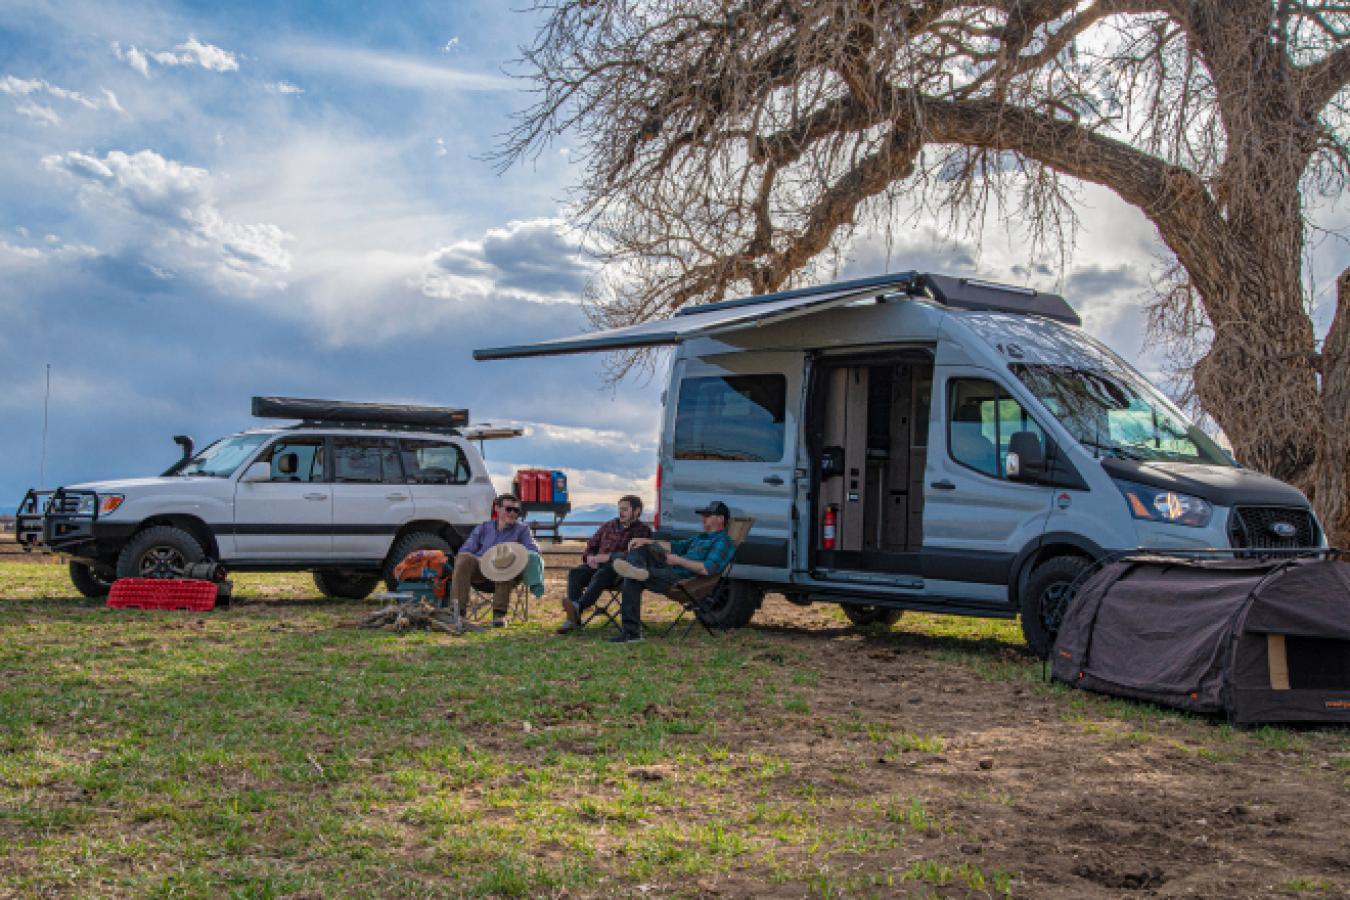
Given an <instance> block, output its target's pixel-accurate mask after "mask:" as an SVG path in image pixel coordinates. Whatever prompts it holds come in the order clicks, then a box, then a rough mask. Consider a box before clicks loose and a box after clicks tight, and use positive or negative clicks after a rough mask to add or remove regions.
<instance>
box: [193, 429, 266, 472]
mask: <svg viewBox="0 0 1350 900" xmlns="http://www.w3.org/2000/svg"><path fill="white" fill-rule="evenodd" d="M268 437H270V435H266V434H236V435H235V436H234V437H227V438H225V439H224V440H219V441H216V442H215V443H214V444H212V445H211V446H209V447H207V448H206V449H205V450H203V451H202V452H201V453H198V454H197V455H196V456H194V457H192V461H191V462H189V463H188V464H187V465H185V466H183V468H181V469H179V470H178V472H177V473H176V474H178V475H183V476H188V475H204V476H206V477H208V478H229V477H230V476H231V475H232V474H234V470H235V469H237V468H239V465H240V463H242V462H243V461H244V460H246V459H248V458H249V457H250V456H252V455H253V451H254V450H257V449H258V445H259V444H261V443H262V442H263V441H265V440H267V438H268Z"/></svg>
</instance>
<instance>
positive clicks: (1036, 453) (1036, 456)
mask: <svg viewBox="0 0 1350 900" xmlns="http://www.w3.org/2000/svg"><path fill="white" fill-rule="evenodd" d="M1003 471H1004V474H1006V475H1007V476H1008V478H1010V479H1023V478H1035V477H1036V476H1038V475H1043V474H1045V451H1044V450H1043V449H1041V439H1040V438H1038V437H1037V436H1036V435H1035V434H1034V433H1032V432H1030V431H1018V432H1014V433H1013V436H1012V437H1011V438H1009V439H1008V456H1007V458H1006V459H1005V460H1004V462H1003Z"/></svg>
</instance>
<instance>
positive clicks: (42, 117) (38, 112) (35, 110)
mask: <svg viewBox="0 0 1350 900" xmlns="http://www.w3.org/2000/svg"><path fill="white" fill-rule="evenodd" d="M14 111H15V112H16V113H18V114H19V115H21V116H23V117H24V118H27V119H32V120H33V121H34V122H37V123H38V124H39V125H60V124H61V117H60V116H58V115H57V114H56V110H54V109H52V108H51V107H50V106H42V105H41V104H38V103H20V104H18V105H17V106H15V107H14Z"/></svg>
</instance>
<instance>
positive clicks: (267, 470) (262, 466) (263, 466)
mask: <svg viewBox="0 0 1350 900" xmlns="http://www.w3.org/2000/svg"><path fill="white" fill-rule="evenodd" d="M239 480H240V481H242V482H244V483H245V484H257V483H258V482H260V481H271V480H272V464H271V463H266V462H255V463H254V464H253V465H251V466H249V467H248V468H247V469H245V470H244V476H243V477H242V478H240V479H239Z"/></svg>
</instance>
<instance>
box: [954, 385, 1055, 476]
mask: <svg viewBox="0 0 1350 900" xmlns="http://www.w3.org/2000/svg"><path fill="white" fill-rule="evenodd" d="M947 397H948V407H947V449H948V452H949V453H951V457H952V459H954V460H956V461H957V462H959V463H960V464H961V465H963V466H968V467H969V468H972V469H974V470H975V471H977V472H982V473H983V474H985V475H988V476H989V477H990V478H1002V477H1003V461H1004V459H1006V458H1007V455H1008V442H1009V441H1010V440H1011V439H1012V436H1013V434H1014V433H1016V432H1018V431H1030V432H1031V433H1032V434H1034V435H1036V437H1038V438H1040V440H1041V446H1042V447H1044V446H1045V445H1046V444H1045V432H1044V431H1042V430H1041V427H1040V426H1039V425H1037V424H1036V420H1035V419H1033V418H1031V416H1030V415H1029V414H1028V413H1027V411H1026V410H1025V409H1023V408H1022V404H1020V403H1018V402H1017V401H1016V400H1014V399H1013V398H1012V397H1009V396H1008V394H1007V392H1006V391H1004V390H1003V389H1002V388H1000V387H999V386H998V385H997V384H995V383H994V382H992V381H986V380H985V379H983V378H953V379H952V380H951V381H950V382H948V386H947Z"/></svg>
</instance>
